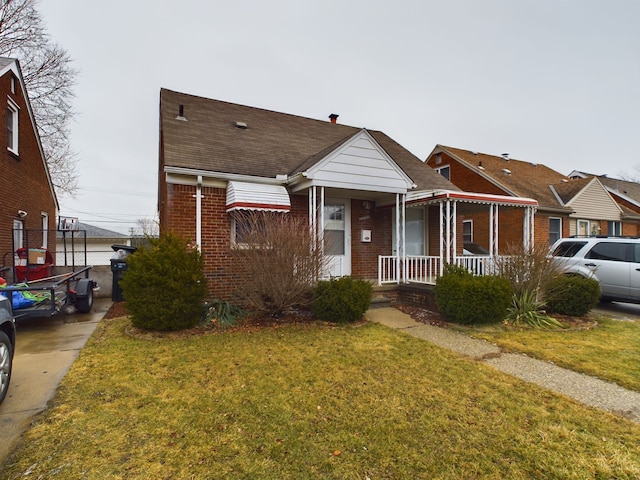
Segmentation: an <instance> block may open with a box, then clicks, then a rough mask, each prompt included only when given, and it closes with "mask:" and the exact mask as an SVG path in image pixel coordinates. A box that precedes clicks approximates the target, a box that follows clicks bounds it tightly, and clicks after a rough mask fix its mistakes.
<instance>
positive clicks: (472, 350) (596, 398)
mask: <svg viewBox="0 0 640 480" xmlns="http://www.w3.org/2000/svg"><path fill="white" fill-rule="evenodd" d="M366 317H367V318H368V319H369V320H370V321H372V322H376V323H381V324H383V325H386V326H388V327H391V328H395V329H397V330H401V331H403V332H405V333H407V334H409V335H412V336H414V337H418V338H421V339H423V340H427V341H429V342H431V343H434V344H436V345H438V346H439V347H442V348H446V349H447V350H451V351H453V352H456V353H458V354H460V355H462V356H465V357H470V358H473V359H475V360H478V361H481V362H484V363H486V364H487V365H491V366H492V367H494V368H497V369H498V370H501V371H502V372H505V373H508V374H509V375H513V376H515V377H518V378H521V379H522V380H525V381H527V382H531V383H535V384H537V385H540V386H542V387H544V388H547V389H549V390H552V391H554V392H557V393H560V394H563V395H566V396H568V397H571V398H573V399H575V400H577V401H579V402H581V403H583V404H585V405H588V406H590V407H596V408H601V409H603V410H607V411H609V412H611V413H614V414H616V415H619V416H622V417H625V418H627V419H629V420H632V421H635V422H638V423H640V392H634V391H631V390H626V389H624V388H622V387H620V386H618V385H616V384H613V383H610V382H605V381H603V380H599V379H597V378H594V377H590V376H588V375H585V374H582V373H576V372H574V371H571V370H567V369H566V368H561V367H558V366H557V365H554V364H552V363H549V362H545V361H542V360H536V359H534V358H531V357H528V356H526V355H523V354H513V353H503V352H502V350H501V349H500V347H498V346H496V345H494V344H492V343H489V342H487V341H485V340H479V339H475V338H471V337H469V336H468V335H465V334H463V333H460V332H456V331H454V330H449V329H446V328H441V327H436V326H433V325H426V324H424V323H420V322H417V321H415V320H414V319H413V318H411V317H410V316H409V315H407V314H405V313H402V312H401V311H399V310H397V309H395V308H372V309H370V310H368V311H367V314H366Z"/></svg>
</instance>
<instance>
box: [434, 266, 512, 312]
mask: <svg viewBox="0 0 640 480" xmlns="http://www.w3.org/2000/svg"><path fill="white" fill-rule="evenodd" d="M434 293H435V301H436V305H437V306H438V310H439V311H440V313H441V314H442V315H443V316H444V317H445V318H446V319H447V320H448V321H451V322H455V323H461V324H476V323H493V322H501V321H502V320H504V318H505V317H506V314H507V308H509V306H510V304H511V295H512V290H511V285H510V283H509V281H508V280H506V279H505V278H502V277H496V276H480V277H476V276H473V275H472V274H471V273H469V272H468V271H466V270H465V269H463V268H461V267H457V266H453V265H447V267H446V268H445V272H444V274H443V275H442V276H441V277H438V279H437V280H436V286H435V292H434Z"/></svg>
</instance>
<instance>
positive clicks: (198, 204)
mask: <svg viewBox="0 0 640 480" xmlns="http://www.w3.org/2000/svg"><path fill="white" fill-rule="evenodd" d="M196 245H197V246H198V250H200V251H202V175H198V183H197V186H196Z"/></svg>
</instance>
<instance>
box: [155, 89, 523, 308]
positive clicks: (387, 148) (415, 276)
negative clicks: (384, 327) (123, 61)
mask: <svg viewBox="0 0 640 480" xmlns="http://www.w3.org/2000/svg"><path fill="white" fill-rule="evenodd" d="M330 118H331V121H320V120H314V119H310V118H304V117H299V116H295V115H289V114H284V113H278V112H273V111H269V110H263V109H259V108H253V107H248V106H243V105H237V104H233V103H228V102H222V101H218V100H211V99H207V98H202V97H197V96H193V95H187V94H184V93H178V92H174V91H170V90H165V89H162V90H161V92H160V149H159V189H158V192H159V193H158V197H159V198H158V208H159V213H160V230H161V232H164V231H169V230H171V231H174V232H176V233H178V234H181V235H183V236H185V237H187V238H189V239H190V240H192V241H194V242H195V243H196V244H197V245H198V246H199V248H200V249H201V251H202V253H203V255H204V260H205V275H206V277H207V279H208V283H209V288H210V293H211V294H212V295H215V296H217V297H219V298H229V297H231V296H232V294H233V293H234V291H235V290H236V289H237V288H238V286H239V285H240V283H239V282H240V278H239V273H238V272H237V270H236V269H235V268H234V264H233V260H232V254H231V253H232V252H231V251H232V246H233V242H234V241H235V240H234V238H235V232H236V228H237V226H238V225H237V222H238V221H241V220H238V218H237V216H236V215H235V212H236V211H237V210H240V209H255V210H272V211H279V212H288V213H286V214H288V215H298V216H301V217H304V218H305V220H307V221H308V223H309V226H310V228H312V229H314V230H315V231H316V232H319V233H321V234H322V236H324V238H327V237H332V238H334V239H339V242H337V245H336V242H334V245H332V250H333V251H332V252H331V258H332V263H331V265H330V271H328V272H325V274H326V275H332V276H341V275H351V276H353V277H354V278H362V279H368V280H374V281H375V280H376V279H377V281H378V283H401V281H404V282H408V281H421V282H422V283H429V282H431V281H432V280H433V277H432V275H431V274H425V273H424V272H425V270H424V269H421V268H418V263H420V265H422V266H425V265H427V264H429V265H430V266H431V268H432V269H433V268H440V266H441V265H442V262H443V261H451V260H452V259H453V258H455V257H456V255H458V254H460V253H461V252H462V241H461V237H456V231H461V229H460V227H461V224H458V223H457V216H456V214H455V212H456V205H457V204H458V202H465V204H469V205H471V204H475V205H486V204H487V203H492V204H493V203H495V202H504V201H506V202H508V203H510V204H517V203H518V200H517V199H514V198H512V197H498V196H487V195H481V196H477V195H474V194H466V193H464V192H461V191H460V190H459V189H458V188H457V187H455V186H454V185H453V184H451V183H450V182H449V181H447V180H446V179H445V178H443V177H442V176H441V175H438V174H437V173H436V172H434V171H433V170H432V169H429V168H425V165H424V163H423V162H422V161H420V159H418V158H417V157H415V156H414V155H413V154H411V153H410V152H409V151H407V150H406V149H405V148H403V147H402V146H401V145H399V144H398V143H396V142H395V141H393V140H392V139H391V138H389V137H388V136H386V135H385V134H384V133H382V132H379V131H373V130H367V129H363V128H356V127H351V126H347V125H342V124H339V123H338V122H337V115H331V116H330ZM489 197H491V198H489ZM474 202H475V203H474ZM534 203H535V202H532V201H530V200H525V201H523V202H521V207H520V208H523V207H524V208H530V207H531V206H532V205H533V204H534ZM409 257H411V258H409ZM409 260H410V261H411V262H413V263H412V264H411V266H408V265H409V264H408V262H409ZM428 262H431V263H428ZM434 265H435V267H434ZM418 272H420V273H418ZM419 275H421V277H420V278H419ZM409 277H411V278H409ZM427 277H428V278H427Z"/></svg>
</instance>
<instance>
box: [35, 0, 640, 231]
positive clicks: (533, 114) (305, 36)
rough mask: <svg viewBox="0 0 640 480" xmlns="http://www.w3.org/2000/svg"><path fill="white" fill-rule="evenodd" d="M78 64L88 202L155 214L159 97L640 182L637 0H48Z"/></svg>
mask: <svg viewBox="0 0 640 480" xmlns="http://www.w3.org/2000/svg"><path fill="white" fill-rule="evenodd" d="M39 8H40V11H41V13H42V16H43V19H44V21H45V23H46V24H47V26H48V30H49V33H50V35H51V36H52V38H53V39H54V41H56V42H57V43H59V44H60V45H61V46H62V47H64V48H65V49H66V50H67V51H68V52H69V54H70V56H71V57H72V58H73V59H74V66H75V68H77V69H78V70H79V71H80V74H79V77H78V85H77V87H76V99H75V102H74V105H75V110H76V111H77V119H76V123H75V124H74V125H73V131H72V143H73V145H74V148H75V150H76V151H77V152H78V154H79V166H78V172H79V174H80V177H79V184H80V189H79V191H78V194H77V198H76V199H71V198H67V197H61V198H60V203H61V209H60V213H61V215H68V216H75V217H79V218H80V220H81V221H83V222H86V223H90V224H94V225H96V226H100V227H103V228H109V229H113V230H116V231H120V232H123V233H126V232H128V229H129V228H130V227H133V226H135V225H134V222H135V220H136V219H138V218H154V215H155V212H156V203H157V199H156V192H157V164H158V123H159V121H158V107H159V92H160V88H168V89H171V90H176V91H180V92H185V93H189V94H194V95H200V96H203V97H208V98H214V99H218V100H224V101H228V102H234V103H240V104H244V105H250V106H255V107H260V108H266V109H269V110H275V111H279V112H285V113H291V114H295V115H300V116H305V117H310V118H315V119H321V120H327V116H328V115H329V114H330V113H337V114H339V115H340V117H339V119H338V121H339V122H340V123H344V124H348V125H353V126H357V127H365V128H370V129H375V130H382V131H384V132H385V133H386V134H387V135H389V136H390V137H392V138H393V139H395V140H396V141H397V142H399V143H400V144H402V145H403V146H404V147H406V148H407V149H408V150H410V151H411V152H412V153H414V154H415V155H417V156H418V157H419V158H420V159H423V160H424V159H425V158H426V157H427V155H428V154H429V153H430V152H431V150H432V149H433V148H434V147H435V145H436V144H442V145H448V146H452V147H458V148H465V149H469V150H476V151H479V152H483V153H488V154H495V155H500V154H502V153H506V152H508V153H510V155H511V157H512V158H515V159H519V160H526V161H531V162H536V163H544V164H546V165H547V166H549V167H551V168H553V169H555V170H558V171H559V172H561V173H563V174H567V173H569V172H570V171H571V170H574V169H577V170H583V171H587V172H591V173H597V174H604V173H606V174H609V175H610V176H620V174H623V173H626V174H633V173H636V174H637V173H638V172H637V170H636V169H637V168H640V146H639V145H638V140H639V139H640V28H638V23H639V21H640V1H638V0H518V1H513V0H503V1H500V0H447V1H442V0H438V1H432V0H384V1H380V0H362V1H360V0H358V1H356V0H322V1H313V2H312V1H308V0H278V1H269V0H244V1H239V2H234V1H229V0H226V1H218V0H181V1H176V0H172V1H166V0H146V1H143V0H127V1H122V0H110V1H108V2H97V1H87V0H42V1H41V2H40V7H39Z"/></svg>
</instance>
